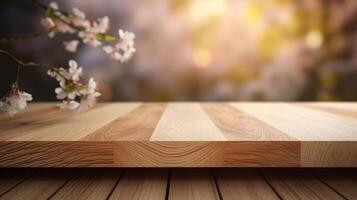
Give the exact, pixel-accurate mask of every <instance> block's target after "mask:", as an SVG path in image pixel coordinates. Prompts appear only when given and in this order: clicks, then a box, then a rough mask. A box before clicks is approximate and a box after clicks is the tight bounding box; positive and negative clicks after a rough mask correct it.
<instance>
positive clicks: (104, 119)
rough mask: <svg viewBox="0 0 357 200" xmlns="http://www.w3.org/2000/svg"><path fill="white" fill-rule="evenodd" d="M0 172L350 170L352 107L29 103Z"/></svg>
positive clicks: (2, 150)
mask: <svg viewBox="0 0 357 200" xmlns="http://www.w3.org/2000/svg"><path fill="white" fill-rule="evenodd" d="M0 167H357V103H356V104H355V103H236V102H229V103H228V102H227V103H195V102H187V103H108V104H100V105H97V107H96V108H93V109H91V110H88V111H86V112H81V113H73V112H70V111H63V110H59V109H57V108H55V104H51V103H33V104H31V105H30V106H29V109H28V110H26V111H25V112H23V113H20V114H18V115H16V116H15V117H14V118H11V117H8V116H7V115H5V114H2V115H0Z"/></svg>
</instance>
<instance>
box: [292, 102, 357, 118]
mask: <svg viewBox="0 0 357 200" xmlns="http://www.w3.org/2000/svg"><path fill="white" fill-rule="evenodd" d="M298 105H301V106H304V107H306V108H310V109H315V110H320V111H325V112H329V113H332V114H338V115H342V116H347V117H352V118H357V107H356V105H355V104H349V103H309V104H308V103H300V104H298Z"/></svg>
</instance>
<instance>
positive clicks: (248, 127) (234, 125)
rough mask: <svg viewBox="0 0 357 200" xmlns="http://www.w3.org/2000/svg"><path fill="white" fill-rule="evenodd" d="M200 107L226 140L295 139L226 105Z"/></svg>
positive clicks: (207, 104) (210, 104)
mask: <svg viewBox="0 0 357 200" xmlns="http://www.w3.org/2000/svg"><path fill="white" fill-rule="evenodd" d="M202 107H203V108H204V110H205V111H206V112H207V114H208V115H209V116H210V117H211V119H212V121H213V122H214V123H215V124H216V125H217V127H218V128H219V129H220V130H221V132H222V133H223V134H224V136H225V137H226V138H228V139H229V140H233V141H236V140H239V141H252V140H254V141H292V140H296V139H295V138H293V137H291V136H289V135H287V134H285V133H283V132H281V131H280V130H278V129H275V128H273V127H271V126H269V125H268V124H266V123H264V122H262V121H260V120H257V119H255V118H254V117H253V116H252V115H248V114H246V113H244V112H241V111H240V110H238V109H234V108H233V107H231V106H228V105H224V104H223V105H222V104H216V103H206V104H202Z"/></svg>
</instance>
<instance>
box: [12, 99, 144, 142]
mask: <svg viewBox="0 0 357 200" xmlns="http://www.w3.org/2000/svg"><path fill="white" fill-rule="evenodd" d="M139 105H140V104H138V103H126V104H107V105H99V106H98V107H97V108H95V109H91V110H88V111H85V112H83V113H78V114H77V115H75V114H74V113H73V112H70V111H65V112H63V113H64V114H66V113H69V114H68V115H65V116H61V117H60V118H59V119H58V115H57V114H56V115H53V117H54V118H55V119H54V120H58V121H57V123H51V124H48V123H47V118H43V119H42V120H41V121H40V122H41V123H42V125H41V126H40V127H38V128H37V129H35V130H26V135H23V136H19V137H15V138H12V139H10V140H11V141H29V140H36V141H58V140H60V141H76V140H79V139H80V138H82V137H85V136H86V135H88V134H89V133H91V132H93V131H95V130H97V129H98V128H101V127H103V126H104V125H106V124H107V123H109V122H111V121H113V120H115V119H116V118H118V117H120V116H122V115H124V114H126V113H128V112H130V111H131V110H132V109H134V108H136V107H137V106H139ZM57 112H58V111H57ZM69 115H70V116H69ZM49 133H50V134H49Z"/></svg>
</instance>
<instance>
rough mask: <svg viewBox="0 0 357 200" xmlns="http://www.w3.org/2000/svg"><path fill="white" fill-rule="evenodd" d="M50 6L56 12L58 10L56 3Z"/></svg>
mask: <svg viewBox="0 0 357 200" xmlns="http://www.w3.org/2000/svg"><path fill="white" fill-rule="evenodd" d="M48 6H49V7H50V8H52V9H54V10H58V4H57V3H56V2H54V1H52V2H51V3H50V4H49V5H48Z"/></svg>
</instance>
